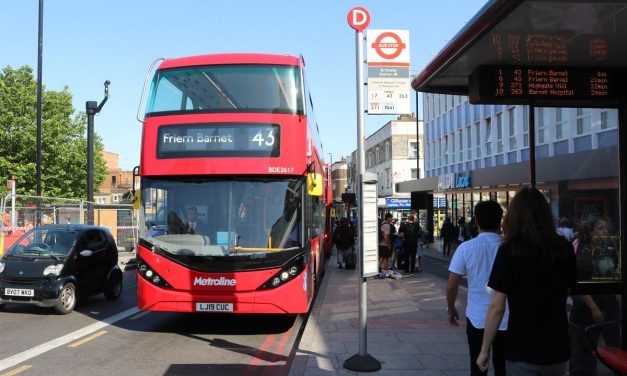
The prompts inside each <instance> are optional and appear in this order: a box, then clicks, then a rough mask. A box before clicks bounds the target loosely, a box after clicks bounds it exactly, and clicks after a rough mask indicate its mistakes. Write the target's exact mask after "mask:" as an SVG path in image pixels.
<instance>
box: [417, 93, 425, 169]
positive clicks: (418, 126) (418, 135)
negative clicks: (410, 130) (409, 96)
mask: <svg viewBox="0 0 627 376" xmlns="http://www.w3.org/2000/svg"><path fill="white" fill-rule="evenodd" d="M423 113H424V111H423ZM416 180H420V119H419V118H418V92H417V91H416Z"/></svg>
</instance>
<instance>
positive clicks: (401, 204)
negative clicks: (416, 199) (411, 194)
mask: <svg viewBox="0 0 627 376" xmlns="http://www.w3.org/2000/svg"><path fill="white" fill-rule="evenodd" d="M385 207H386V208H389V209H411V198H386V199H385Z"/></svg>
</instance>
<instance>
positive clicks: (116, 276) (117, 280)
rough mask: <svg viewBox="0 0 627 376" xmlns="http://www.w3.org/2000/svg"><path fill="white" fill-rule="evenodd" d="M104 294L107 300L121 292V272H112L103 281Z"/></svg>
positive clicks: (118, 295) (112, 298) (116, 296)
mask: <svg viewBox="0 0 627 376" xmlns="http://www.w3.org/2000/svg"><path fill="white" fill-rule="evenodd" d="M104 294H105V296H106V297H107V299H109V300H115V299H117V298H119V297H120V295H121V294H122V273H120V272H113V273H111V275H110V276H109V279H107V281H106V282H105V288H104Z"/></svg>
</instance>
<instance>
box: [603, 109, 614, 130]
mask: <svg viewBox="0 0 627 376" xmlns="http://www.w3.org/2000/svg"><path fill="white" fill-rule="evenodd" d="M616 127H618V111H616V110H604V111H601V129H611V128H616Z"/></svg>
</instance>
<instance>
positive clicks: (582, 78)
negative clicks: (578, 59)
mask: <svg viewBox="0 0 627 376" xmlns="http://www.w3.org/2000/svg"><path fill="white" fill-rule="evenodd" d="M616 81H617V74H616V72H615V71H614V70H611V69H602V68H594V69H592V68H591V69H585V68H568V67H550V68H548V67H532V66H482V67H479V68H478V69H477V70H475V71H474V72H473V73H472V75H471V77H470V86H469V97H470V103H473V104H490V103H494V104H527V103H537V104H544V105H555V106H557V105H563V106H567V105H577V104H579V103H581V104H588V105H595V103H594V102H608V101H615V100H616V99H617V95H618V93H617V90H616V88H617V87H618V83H617V82H616ZM599 105H602V103H599Z"/></svg>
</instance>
